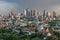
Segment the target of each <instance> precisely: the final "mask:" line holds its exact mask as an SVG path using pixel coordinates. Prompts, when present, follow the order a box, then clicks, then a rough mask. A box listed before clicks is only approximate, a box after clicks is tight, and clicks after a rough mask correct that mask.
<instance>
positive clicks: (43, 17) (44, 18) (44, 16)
mask: <svg viewBox="0 0 60 40" xmlns="http://www.w3.org/2000/svg"><path fill="white" fill-rule="evenodd" d="M45 13H46V11H45V10H44V11H43V16H42V20H43V21H44V20H46V15H45Z"/></svg>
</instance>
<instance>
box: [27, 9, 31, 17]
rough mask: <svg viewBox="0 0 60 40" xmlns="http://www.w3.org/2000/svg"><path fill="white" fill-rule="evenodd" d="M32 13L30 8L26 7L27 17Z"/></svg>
mask: <svg viewBox="0 0 60 40" xmlns="http://www.w3.org/2000/svg"><path fill="white" fill-rule="evenodd" d="M30 15H31V13H30V9H26V16H27V18H30Z"/></svg>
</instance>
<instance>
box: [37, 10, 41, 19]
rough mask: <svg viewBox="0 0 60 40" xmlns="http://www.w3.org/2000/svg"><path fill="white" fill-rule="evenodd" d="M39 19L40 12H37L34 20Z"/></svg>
mask: <svg viewBox="0 0 60 40" xmlns="http://www.w3.org/2000/svg"><path fill="white" fill-rule="evenodd" d="M39 17H40V12H38V11H37V14H36V18H37V19H39Z"/></svg>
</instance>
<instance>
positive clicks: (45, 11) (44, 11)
mask: <svg viewBox="0 0 60 40" xmlns="http://www.w3.org/2000/svg"><path fill="white" fill-rule="evenodd" d="M45 12H46V11H45V10H44V11H43V18H44V17H45Z"/></svg>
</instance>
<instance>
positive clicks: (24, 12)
mask: <svg viewBox="0 0 60 40" xmlns="http://www.w3.org/2000/svg"><path fill="white" fill-rule="evenodd" d="M23 14H24V17H26V15H27V14H26V10H25V9H24V11H23Z"/></svg>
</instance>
